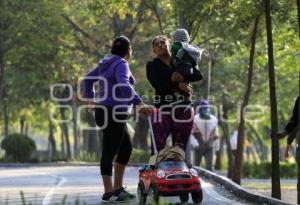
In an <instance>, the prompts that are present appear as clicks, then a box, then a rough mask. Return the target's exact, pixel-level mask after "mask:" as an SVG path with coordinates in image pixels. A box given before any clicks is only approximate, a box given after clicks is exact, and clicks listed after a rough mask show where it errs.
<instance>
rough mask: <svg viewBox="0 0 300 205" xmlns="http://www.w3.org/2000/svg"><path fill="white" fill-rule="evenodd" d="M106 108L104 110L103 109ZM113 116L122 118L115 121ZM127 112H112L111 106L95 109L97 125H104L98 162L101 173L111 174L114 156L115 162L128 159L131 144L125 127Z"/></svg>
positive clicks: (124, 162) (122, 161)
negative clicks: (99, 161)
mask: <svg viewBox="0 0 300 205" xmlns="http://www.w3.org/2000/svg"><path fill="white" fill-rule="evenodd" d="M105 109H106V111H105ZM113 116H114V117H115V118H116V119H118V120H122V122H116V120H115V119H114V118H113ZM127 119H128V115H127V114H124V113H123V114H117V115H116V114H114V113H113V110H112V107H106V106H105V107H101V108H96V109H95V120H96V123H97V125H98V126H99V127H102V126H103V125H104V126H105V124H106V126H105V127H104V128H103V129H102V131H103V144H102V145H103V146H102V147H103V149H102V156H101V163H100V170H101V175H108V176H112V162H113V159H114V157H115V156H117V157H116V162H117V163H119V164H122V165H126V164H127V163H128V161H129V158H130V155H131V152H132V145H131V141H130V137H129V133H128V131H127V127H126V121H127Z"/></svg>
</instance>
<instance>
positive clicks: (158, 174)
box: [156, 170, 166, 178]
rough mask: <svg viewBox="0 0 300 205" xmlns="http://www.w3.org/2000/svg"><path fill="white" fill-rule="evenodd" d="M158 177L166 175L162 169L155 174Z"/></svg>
mask: <svg viewBox="0 0 300 205" xmlns="http://www.w3.org/2000/svg"><path fill="white" fill-rule="evenodd" d="M156 176H157V177H158V178H164V177H165V176H166V173H165V172H164V171H163V170H159V171H158V172H157V174H156Z"/></svg>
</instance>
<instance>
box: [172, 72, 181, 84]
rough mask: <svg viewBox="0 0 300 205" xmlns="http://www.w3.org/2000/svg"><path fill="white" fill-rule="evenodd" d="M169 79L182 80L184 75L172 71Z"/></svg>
mask: <svg viewBox="0 0 300 205" xmlns="http://www.w3.org/2000/svg"><path fill="white" fill-rule="evenodd" d="M171 80H172V81H174V82H183V81H184V77H183V76H182V75H181V74H180V73H178V72H174V73H173V74H172V76H171Z"/></svg>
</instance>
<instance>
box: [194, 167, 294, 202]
mask: <svg viewBox="0 0 300 205" xmlns="http://www.w3.org/2000/svg"><path fill="white" fill-rule="evenodd" d="M195 169H197V170H198V173H199V174H200V175H201V176H204V177H205V178H208V179H211V180H213V181H214V182H216V183H218V184H220V185H222V186H223V187H224V188H225V189H226V190H228V191H229V192H231V193H232V194H233V195H235V196H236V197H238V198H241V199H244V200H246V201H249V202H252V203H255V204H262V205H265V204H268V205H292V204H290V203H287V202H284V201H281V200H278V199H274V198H271V197H267V196H263V195H259V194H254V193H251V192H249V191H248V190H246V189H245V188H243V187H241V186H240V185H238V184H236V183H234V182H233V181H232V180H230V179H228V178H226V177H224V176H219V175H217V174H216V173H213V172H211V171H208V170H205V169H202V168H200V167H195Z"/></svg>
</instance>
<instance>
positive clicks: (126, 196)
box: [115, 187, 136, 200]
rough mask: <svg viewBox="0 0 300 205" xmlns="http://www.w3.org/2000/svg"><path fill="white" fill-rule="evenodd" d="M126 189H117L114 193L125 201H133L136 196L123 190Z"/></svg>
mask: <svg viewBox="0 0 300 205" xmlns="http://www.w3.org/2000/svg"><path fill="white" fill-rule="evenodd" d="M125 189H126V187H125V188H124V187H121V188H119V189H117V190H116V191H115V193H116V194H118V195H119V196H122V197H124V199H127V200H134V199H135V198H136V196H135V195H134V194H130V193H129V192H128V191H126V190H125Z"/></svg>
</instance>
